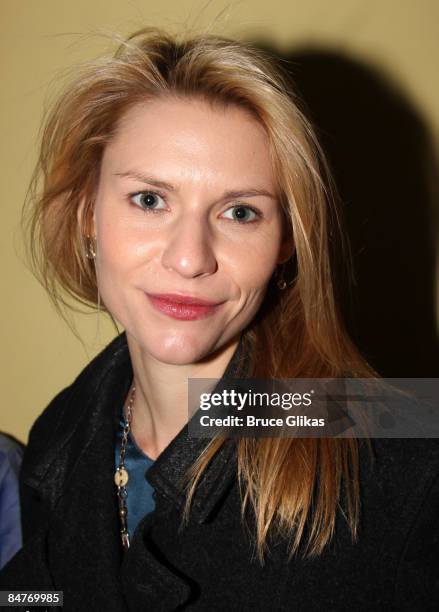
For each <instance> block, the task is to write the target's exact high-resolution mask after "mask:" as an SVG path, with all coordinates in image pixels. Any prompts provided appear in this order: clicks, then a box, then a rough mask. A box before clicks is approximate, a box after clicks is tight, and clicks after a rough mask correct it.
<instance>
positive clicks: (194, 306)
mask: <svg viewBox="0 0 439 612" xmlns="http://www.w3.org/2000/svg"><path fill="white" fill-rule="evenodd" d="M146 296H147V297H148V298H149V301H150V302H151V304H152V305H153V306H154V307H155V308H156V309H157V310H159V311H160V312H162V313H163V314H166V315H168V316H169V317H172V318H173V319H179V320H181V321H195V320H196V319H204V318H205V317H208V316H210V315H212V314H213V313H214V312H215V311H216V310H217V308H218V306H220V305H221V304H218V303H215V302H211V301H209V300H205V299H202V298H198V297H193V296H189V295H178V294H175V293H162V294H159V295H157V294H152V293H147V294H146Z"/></svg>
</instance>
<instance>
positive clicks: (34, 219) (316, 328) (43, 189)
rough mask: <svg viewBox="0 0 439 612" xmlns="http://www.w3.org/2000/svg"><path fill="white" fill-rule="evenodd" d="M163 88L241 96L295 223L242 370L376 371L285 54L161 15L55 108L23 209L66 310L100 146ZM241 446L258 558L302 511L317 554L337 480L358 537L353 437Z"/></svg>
mask: <svg viewBox="0 0 439 612" xmlns="http://www.w3.org/2000/svg"><path fill="white" fill-rule="evenodd" d="M170 94H171V95H180V96H186V97H202V98H203V99H205V100H207V101H209V102H212V103H219V104H235V105H239V106H241V107H245V108H246V109H248V110H250V111H251V112H252V113H253V115H254V116H255V117H256V118H257V119H258V121H259V122H260V123H261V124H262V125H263V126H264V128H265V130H266V132H267V134H268V137H269V143H270V153H271V159H272V162H273V166H274V169H275V175H276V177H277V180H278V188H279V193H280V194H281V206H282V209H283V211H284V214H285V220H286V222H287V223H286V226H287V228H288V231H290V232H293V236H294V242H295V257H294V259H293V258H292V259H291V261H290V268H291V269H290V273H292V274H293V276H294V284H293V286H292V287H291V288H290V289H288V290H286V291H277V292H276V291H272V290H269V291H267V295H266V298H265V301H264V303H263V305H262V307H261V309H260V311H259V312H258V314H257V316H256V317H255V319H254V321H253V322H252V324H251V325H250V326H249V327H248V328H247V329H246V330H244V331H243V337H244V340H245V344H246V346H247V348H248V350H249V354H250V355H251V368H250V372H249V373H248V376H249V377H255V378H296V377H302V378H314V377H315V378H318V377H337V376H352V377H354V376H361V377H369V376H377V373H376V372H375V371H374V370H373V369H372V368H371V367H370V366H369V364H368V363H367V362H366V361H365V359H364V358H363V357H362V356H361V354H360V353H359V351H358V350H357V349H356V347H355V346H354V345H353V343H352V342H351V341H350V339H349V337H348V334H347V332H346V330H345V328H344V326H343V323H342V321H341V317H340V314H339V311H338V309H337V306H336V302H335V298H334V286H333V273H332V266H331V256H330V251H331V246H333V245H337V244H342V245H343V244H344V242H343V241H344V238H343V232H342V231H341V223H340V215H339V212H338V207H337V204H336V190H335V187H334V185H333V181H332V179H331V175H330V172H329V169H328V166H327V163H326V161H325V156H324V154H323V152H322V150H321V148H320V146H319V143H318V141H317V139H316V137H315V134H314V131H313V128H312V125H311V124H310V122H309V121H308V120H307V119H306V117H305V116H304V114H303V112H302V111H301V109H300V102H299V101H298V100H297V97H296V94H295V92H294V89H293V85H292V82H291V80H290V79H289V78H288V76H287V75H286V73H285V72H284V70H283V68H282V67H281V65H280V64H279V63H277V62H276V61H275V60H274V59H273V58H272V57H271V56H269V55H268V54H266V53H265V52H263V51H261V50H259V49H257V48H256V47H254V46H253V45H252V44H250V43H244V42H238V41H236V40H231V39H228V38H225V37H219V36H215V35H213V34H205V35H202V34H201V35H197V36H191V37H189V38H186V39H185V38H184V37H182V38H180V37H178V36H174V35H170V34H169V33H167V32H164V31H163V30H161V29H159V28H155V27H154V28H144V29H142V30H140V31H138V32H135V33H134V34H132V35H131V36H130V37H129V38H128V39H126V40H125V41H123V42H122V44H120V46H119V48H118V50H117V51H116V53H115V54H114V56H111V57H104V58H101V59H100V60H96V61H94V62H91V63H90V64H89V65H88V66H87V67H86V68H85V69H84V70H83V71H82V72H80V73H79V75H78V76H77V78H76V79H75V80H74V82H73V83H72V84H71V85H70V86H69V87H68V88H67V89H66V91H65V92H64V94H63V95H62V96H61V97H60V98H59V99H58V101H57V103H56V104H55V105H54V106H53V108H52V109H51V112H50V114H49V116H48V118H47V120H46V122H45V127H44V131H43V136H42V143H41V150H40V156H39V161H38V164H37V167H36V168H35V172H34V175H33V177H32V181H31V184H30V188H29V191H28V197H27V200H26V204H25V207H24V211H23V222H24V224H25V225H26V228H27V230H28V231H29V240H28V245H29V246H30V252H29V255H30V261H31V265H32V268H33V271H34V273H35V275H36V276H37V278H38V279H39V280H40V282H42V284H43V285H44V287H45V288H46V289H47V291H48V293H49V296H50V297H51V299H52V300H53V302H54V304H55V306H56V308H57V309H58V310H59V312H61V314H62V311H61V308H60V305H61V304H63V305H67V306H70V304H69V303H68V302H66V301H65V299H64V297H63V293H64V292H67V293H68V294H69V295H70V296H73V297H74V298H75V300H79V301H80V302H81V303H85V304H87V305H96V302H97V296H98V288H97V281H96V275H95V271H94V267H93V265H92V263H91V262H90V260H89V259H87V258H86V257H85V256H84V251H85V249H84V235H85V234H86V233H87V228H86V224H85V225H83V226H80V225H81V224H80V223H78V217H77V211H78V206H79V203H80V202H81V200H84V201H85V202H86V206H85V211H86V212H85V215H84V218H85V219H87V218H89V217H90V214H91V213H92V208H93V197H94V193H95V190H96V186H97V180H98V175H99V168H100V162H101V158H102V153H103V150H104V148H105V146H106V145H107V144H108V142H110V141H111V139H112V137H113V135H114V134H115V131H116V130H117V126H118V121H119V120H120V118H121V117H122V115H123V114H124V113H125V112H126V111H127V110H128V108H129V107H131V106H132V105H134V104H136V103H137V102H140V101H145V100H147V99H152V98H157V97H160V96H166V95H170ZM41 181H42V184H41V183H40V182H41ZM39 188H40V191H39ZM344 253H345V254H346V253H347V251H346V250H345V251H344ZM292 262H293V263H292ZM104 308H105V305H104ZM108 314H110V313H108ZM110 316H111V314H110ZM223 442H224V439H223V438H221V437H217V438H214V439H212V440H211V442H210V443H209V445H208V446H207V448H206V449H205V450H204V451H203V453H202V454H201V455H200V456H199V457H198V459H197V461H196V462H195V464H194V465H193V466H192V469H191V470H190V472H189V473H188V475H187V498H186V499H187V501H186V506H185V509H184V513H183V519H185V520H187V519H188V517H189V514H190V506H191V501H192V498H193V495H194V492H195V489H196V485H197V483H198V481H199V479H200V477H201V475H202V473H203V471H204V469H205V468H206V466H207V465H208V463H209V461H210V460H211V459H212V457H213V456H214V455H215V453H217V452H218V450H219V449H220V448H221V446H222V444H223ZM237 451H238V452H237V461H238V463H237V473H238V482H239V486H240V491H241V495H242V514H243V515H244V514H245V510H246V508H247V505H248V504H249V503H250V504H251V506H252V508H253V511H254V514H255V530H256V532H255V543H256V549H257V554H258V557H259V559H260V561H261V563H263V562H264V551H265V550H266V546H267V542H268V534H269V533H277V534H280V535H281V536H282V537H286V538H288V539H289V540H290V541H291V547H290V555H292V554H293V553H294V552H296V551H297V550H298V548H299V544H300V543H301V542H303V539H304V536H305V525H306V522H307V521H308V520H310V521H311V522H310V531H309V537H308V539H307V541H306V542H305V544H306V554H307V555H308V554H309V555H310V556H312V555H316V554H320V553H321V552H322V550H323V549H324V547H325V546H326V544H328V543H329V541H330V540H331V538H332V536H333V533H334V527H335V518H336V512H337V507H338V505H339V501H340V497H341V492H342V485H344V490H345V493H346V500H347V513H346V520H347V522H348V525H349V528H350V530H351V533H352V537H353V539H354V540H355V538H356V537H357V529H358V521H359V508H360V499H359V450H358V441H357V440H356V439H354V438H343V439H335V438H332V439H331V438H316V439H311V438H305V439H300V438H293V439H285V438H259V439H257V438H242V439H239V440H238V443H237Z"/></svg>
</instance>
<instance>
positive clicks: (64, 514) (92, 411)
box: [0, 332, 439, 612]
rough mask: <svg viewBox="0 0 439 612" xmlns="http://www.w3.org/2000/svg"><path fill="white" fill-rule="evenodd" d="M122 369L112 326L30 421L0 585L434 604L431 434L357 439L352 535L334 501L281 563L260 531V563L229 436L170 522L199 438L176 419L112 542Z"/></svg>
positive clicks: (125, 380) (251, 604) (164, 603)
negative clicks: (129, 535)
mask: <svg viewBox="0 0 439 612" xmlns="http://www.w3.org/2000/svg"><path fill="white" fill-rule="evenodd" d="M242 353H243V346H242V343H241V344H240V345H239V346H238V348H237V350H236V352H235V355H234V356H233V358H232V360H231V361H230V363H229V365H228V368H227V370H226V372H225V374H224V376H225V377H229V376H230V377H234V374H233V373H234V372H235V371H236V370H235V368H236V365H237V363H238V360H239V359H241V358H243V357H244V358H245V355H244V356H243V354H242ZM132 375H133V372H132V366H131V360H130V356H129V352H128V347H127V343H126V335H125V332H123V333H122V334H120V335H119V336H117V337H116V338H115V339H114V340H113V341H112V342H111V343H110V344H109V345H108V346H107V347H106V348H105V349H104V350H103V351H102V352H101V353H100V354H99V355H98V356H97V357H96V358H95V359H93V361H91V362H90V364H89V365H88V366H87V367H86V368H85V369H84V370H83V371H82V372H81V373H80V375H79V376H78V377H77V378H76V380H75V381H74V382H73V383H72V384H71V385H70V386H69V387H67V388H65V389H64V390H62V391H61V392H60V393H59V394H58V395H57V396H56V397H55V398H54V399H53V400H52V402H51V403H50V404H49V406H48V407H47V408H46V409H45V410H44V412H43V413H42V415H41V416H40V417H39V418H38V419H37V421H36V422H35V424H34V426H33V428H32V430H31V434H30V438H29V444H28V447H27V449H26V451H25V455H24V463H23V470H22V474H21V501H22V521H23V534H24V547H23V548H22V549H21V550H20V551H19V552H18V553H17V554H16V555H15V557H13V558H12V559H11V561H10V562H9V563H8V564H7V565H6V566H5V567H4V569H3V570H2V572H1V573H0V588H1V589H3V590H5V589H16V590H20V589H37V590H44V589H52V590H54V589H56V590H62V591H63V592H64V607H63V610H64V612H70V611H72V612H73V611H76V612H85V611H96V612H103V611H105V612H123V611H128V610H129V611H132V612H140V611H145V612H146V611H148V612H161V611H163V612H171V611H177V610H201V611H206V612H207V611H220V610H221V611H224V610H227V611H228V610H237V611H247V610H248V611H250V610H251V611H266V610H274V611H285V612H286V611H293V610H298V611H305V612H308V611H309V612H314V611H321V610H325V611H327V610H329V611H330V610H334V611H342V610H354V611H363V610H367V611H370V610H374V611H376V610H398V611H400V610H407V611H408V610H410V611H417V610H439V441H438V440H434V439H425V440H424V439H377V440H374V441H373V443H374V447H375V458H376V459H375V466H374V467H371V466H370V464H369V462H368V455H367V452H366V448H365V446H364V445H361V444H360V449H361V451H360V452H361V466H360V467H361V472H360V475H361V511H362V515H361V524H360V531H359V540H358V541H357V543H352V541H351V537H350V533H349V530H348V527H347V524H346V521H345V520H344V518H343V516H342V513H341V512H340V513H339V516H338V517H337V521H336V532H335V537H334V539H333V541H332V543H331V544H330V546H328V547H327V549H326V550H325V552H324V553H323V554H322V555H321V556H319V557H317V558H314V559H307V560H301V559H300V558H297V557H293V559H292V560H290V561H289V562H287V543H286V542H283V541H281V540H275V539H274V538H272V539H271V540H270V541H269V544H270V552H269V554H268V556H267V557H266V560H265V564H264V565H263V566H261V564H260V562H259V561H258V560H257V558H256V556H255V554H254V546H253V544H252V540H251V538H250V536H249V535H248V533H247V531H246V529H244V528H243V526H242V523H241V519H240V496H239V489H238V484H237V480H236V471H235V469H236V446H235V442H234V441H233V440H232V439H229V440H228V441H227V442H226V444H225V446H224V447H223V448H222V450H221V451H220V452H219V453H218V454H217V456H216V457H215V458H214V460H213V461H212V462H211V464H210V465H209V467H208V469H207V473H206V475H205V477H204V478H203V480H202V482H201V484H200V485H199V487H198V491H197V493H196V496H195V501H194V506H193V508H192V513H191V518H190V522H189V525H188V526H186V527H184V528H182V529H181V528H180V525H181V508H182V505H183V501H184V497H183V495H182V493H181V491H180V489H179V486H178V481H179V478H180V477H181V476H182V475H183V473H184V472H185V470H186V469H187V468H188V467H189V466H190V465H191V464H192V463H193V461H194V460H195V458H196V457H197V455H198V454H199V452H200V451H201V449H202V447H203V445H205V444H206V443H207V440H204V441H203V440H200V439H194V438H190V437H189V436H188V432H187V425H186V426H185V427H184V428H183V429H182V430H181V431H180V433H179V434H178V435H177V436H176V437H175V438H174V439H173V440H172V441H171V443H170V444H169V446H168V447H167V448H166V449H165V450H164V451H163V452H162V453H161V455H160V456H159V457H158V458H157V460H156V461H155V463H154V464H153V465H152V467H151V468H150V469H149V470H148V472H147V476H146V477H147V479H148V481H149V482H150V483H151V484H152V486H153V487H154V489H155V500H156V508H155V510H154V512H152V513H151V514H149V515H147V516H146V517H145V518H144V519H143V520H142V521H141V522H140V523H139V525H138V527H137V529H136V531H135V534H134V537H133V539H132V541H131V547H130V549H129V551H128V552H127V553H125V554H124V553H123V552H122V551H121V546H120V541H119V540H120V539H119V521H118V513H117V502H116V496H115V485H114V482H113V474H114V443H115V432H116V431H117V427H118V422H119V410H120V408H121V405H122V404H123V402H124V400H125V397H126V395H127V393H128V390H129V387H130V383H131V380H132ZM291 477H292V478H293V477H294V474H292V475H291ZM8 609H10V608H8ZM23 609H26V608H23ZM51 609H55V608H51Z"/></svg>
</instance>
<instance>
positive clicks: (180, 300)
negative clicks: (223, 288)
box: [148, 293, 219, 306]
mask: <svg viewBox="0 0 439 612" xmlns="http://www.w3.org/2000/svg"><path fill="white" fill-rule="evenodd" d="M148 295H149V296H150V297H152V298H155V299H158V300H164V301H166V302H173V303H176V304H190V305H191V306H217V305H218V303H219V302H212V301H210V300H205V299H203V298H199V297H194V296H190V295H183V294H179V293H148Z"/></svg>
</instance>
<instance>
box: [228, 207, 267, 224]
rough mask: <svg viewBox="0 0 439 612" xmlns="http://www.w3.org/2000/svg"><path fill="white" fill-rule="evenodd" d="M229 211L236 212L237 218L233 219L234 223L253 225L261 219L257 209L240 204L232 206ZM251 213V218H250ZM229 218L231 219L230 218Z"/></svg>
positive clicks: (233, 217)
mask: <svg viewBox="0 0 439 612" xmlns="http://www.w3.org/2000/svg"><path fill="white" fill-rule="evenodd" d="M229 211H234V214H235V216H232V217H231V218H232V220H233V221H237V222H238V223H243V224H247V223H253V222H254V221H257V220H258V219H259V218H260V217H261V213H260V212H259V211H257V210H256V209H255V208H252V207H251V206H244V205H243V204H239V205H238V206H232V207H231V208H229V210H228V211H227V212H229ZM249 213H250V218H249V216H248V214H249ZM232 214H233V213H232ZM251 215H253V216H251ZM228 218H229V219H230V217H228Z"/></svg>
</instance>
